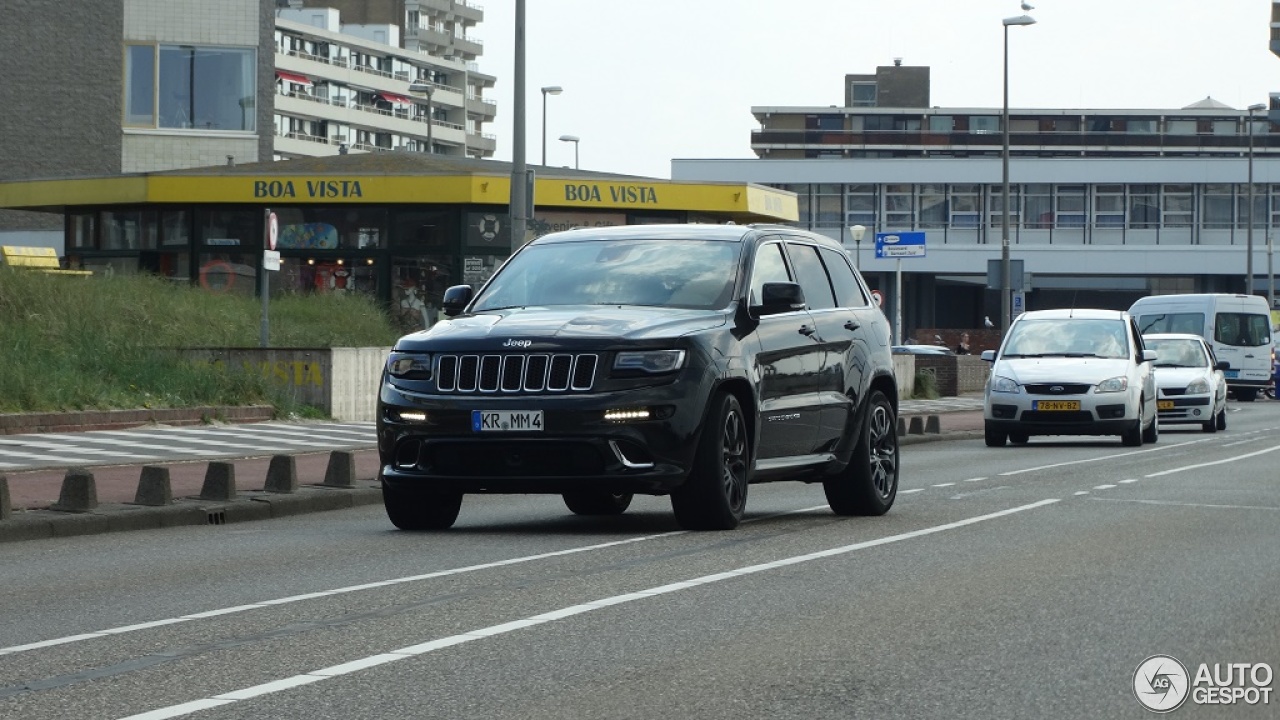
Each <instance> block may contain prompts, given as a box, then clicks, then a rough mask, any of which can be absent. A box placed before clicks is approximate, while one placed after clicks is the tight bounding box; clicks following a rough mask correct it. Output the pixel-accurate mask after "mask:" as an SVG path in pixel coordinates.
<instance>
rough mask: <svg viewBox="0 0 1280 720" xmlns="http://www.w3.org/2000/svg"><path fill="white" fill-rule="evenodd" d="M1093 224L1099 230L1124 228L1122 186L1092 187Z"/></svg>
mask: <svg viewBox="0 0 1280 720" xmlns="http://www.w3.org/2000/svg"><path fill="white" fill-rule="evenodd" d="M1093 222H1094V225H1095V226H1096V227H1099V228H1122V227H1124V186H1123V185H1096V186H1094V188H1093Z"/></svg>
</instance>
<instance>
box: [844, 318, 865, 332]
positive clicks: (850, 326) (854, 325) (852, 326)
mask: <svg viewBox="0 0 1280 720" xmlns="http://www.w3.org/2000/svg"><path fill="white" fill-rule="evenodd" d="M860 327H862V326H861V325H859V324H858V321H857V320H850V321H848V322H846V323H845V324H844V329H845V330H857V329H858V328H860Z"/></svg>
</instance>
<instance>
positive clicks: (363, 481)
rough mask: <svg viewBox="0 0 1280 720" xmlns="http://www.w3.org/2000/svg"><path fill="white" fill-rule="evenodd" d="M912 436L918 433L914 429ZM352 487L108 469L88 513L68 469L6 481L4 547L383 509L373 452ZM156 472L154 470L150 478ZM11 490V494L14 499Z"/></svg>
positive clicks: (940, 412)
mask: <svg viewBox="0 0 1280 720" xmlns="http://www.w3.org/2000/svg"><path fill="white" fill-rule="evenodd" d="M981 407H982V404H981V398H977V399H974V398H971V397H960V398H940V399H937V400H904V401H903V402H902V404H901V408H900V416H899V421H900V422H899V428H900V430H902V431H903V432H902V433H900V437H899V444H900V445H901V446H904V447H907V446H911V445H914V444H917V443H922V442H933V441H938V440H955V439H962V438H971V437H981V436H982V410H981ZM913 429H914V432H912V430H913ZM352 456H353V460H354V476H353V478H352V479H353V480H354V483H353V485H354V487H333V486H331V485H325V484H324V483H325V480H326V474H327V472H328V470H329V463H330V458H331V453H328V452H309V453H291V454H290V455H288V457H291V458H292V461H293V464H294V468H295V471H296V479H297V491H296V492H292V493H281V492H267V491H266V490H265V488H266V486H267V481H268V470H269V468H270V466H271V462H272V457H271V456H256V457H246V458H235V459H229V460H225V461H222V462H227V463H230V464H231V465H232V466H233V467H234V481H235V482H234V487H235V490H236V493H235V496H234V499H231V500H225V501H221V500H201V499H200V494H201V491H202V489H203V487H204V484H205V480H206V476H207V474H208V472H209V461H183V462H171V463H154V464H151V465H138V464H134V465H101V466H89V467H85V468H81V469H80V470H88V471H89V472H90V473H92V478H93V483H92V486H93V490H92V492H91V493H85V492H83V491H79V492H78V494H76V495H75V496H74V502H72V506H73V507H76V508H80V511H76V512H72V511H65V510H52V509H50V508H51V506H54V505H57V504H58V503H59V502H60V500H62V499H63V492H64V486H65V485H68V484H69V483H68V481H67V478H68V474H69V469H68V468H66V467H57V468H45V469H40V470H30V471H23V472H16V473H8V474H7V475H6V474H3V473H0V478H5V481H4V482H0V542H6V541H11V540H29V539H37V538H47V537H64V536H70V535H84V534H91V533H100V532H113V531H120V530H136V529H144V528H157V527H170V526H176V525H206V524H215V525H217V524H224V523H231V522H243V521H247V520H264V519H268V518H272V517H283V516H287V515H296V514H300V513H306V512H319V511H323V510H336V509H341V508H348V507H355V506H357V505H369V504H378V503H381V502H382V491H381V489H380V488H379V486H378V481H377V474H378V453H377V449H376V448H373V447H369V448H366V449H361V450H355V451H353V452H352ZM144 467H150V468H164V469H165V470H166V471H167V473H168V478H169V487H170V490H171V493H172V498H173V502H172V503H169V504H167V505H165V506H150V505H139V504H135V500H136V499H138V494H139V487H140V480H141V478H142V474H143V468H144ZM152 472H154V470H153V471H152ZM6 490H7V493H6Z"/></svg>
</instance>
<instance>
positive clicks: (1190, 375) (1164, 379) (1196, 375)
mask: <svg viewBox="0 0 1280 720" xmlns="http://www.w3.org/2000/svg"><path fill="white" fill-rule="evenodd" d="M1200 378H1205V379H1206V380H1208V381H1209V383H1210V387H1212V383H1213V380H1212V379H1210V375H1209V371H1208V370H1206V369H1204V368H1175V367H1157V368H1156V385H1158V386H1159V387H1162V388H1164V387H1167V388H1184V387H1186V386H1188V385H1190V384H1191V383H1192V382H1193V381H1195V380H1199V379H1200Z"/></svg>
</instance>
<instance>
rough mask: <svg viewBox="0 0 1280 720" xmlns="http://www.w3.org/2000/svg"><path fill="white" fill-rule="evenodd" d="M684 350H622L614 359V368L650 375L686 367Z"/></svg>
mask: <svg viewBox="0 0 1280 720" xmlns="http://www.w3.org/2000/svg"><path fill="white" fill-rule="evenodd" d="M684 360H685V352H684V351H683V350H635V351H628V352H620V353H618V355H617V356H616V357H615V358H614V359H613V369H614V370H617V371H620V372H641V373H647V374H650V375H657V374H659V373H668V372H674V371H676V370H679V369H680V368H682V367H684Z"/></svg>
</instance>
